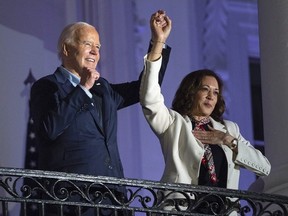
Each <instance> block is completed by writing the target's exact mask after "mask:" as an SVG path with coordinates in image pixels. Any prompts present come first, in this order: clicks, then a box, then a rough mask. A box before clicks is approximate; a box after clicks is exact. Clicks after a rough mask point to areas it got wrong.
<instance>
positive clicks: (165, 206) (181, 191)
mask: <svg viewBox="0 0 288 216" xmlns="http://www.w3.org/2000/svg"><path fill="white" fill-rule="evenodd" d="M1 191H2V192H1ZM0 192H1V193H0V201H1V202H2V212H1V211H0V215H1V213H2V214H3V215H7V212H8V209H9V204H11V203H14V204H15V203H18V204H21V208H22V211H23V210H25V211H26V210H27V209H29V205H33V206H34V210H37V211H39V212H41V214H40V213H39V215H43V216H44V215H45V213H46V211H48V212H49V211H50V207H51V206H53V208H54V210H55V209H57V211H62V214H63V212H65V211H67V212H69V211H73V212H74V213H75V215H81V214H80V212H82V211H86V210H87V209H88V210H93V211H95V212H98V213H99V215H102V214H103V212H102V211H106V213H107V211H108V210H109V212H108V214H110V215H118V213H119V211H121V212H122V213H123V212H125V213H127V215H135V214H137V212H140V213H146V214H147V215H149V214H150V215H151V214H152V213H153V214H154V213H156V214H165V215H199V214H202V215H230V214H231V215H233V214H234V215H235V214H236V212H237V213H238V215H255V216H258V215H259V216H260V215H263V216H264V215H271V216H272V215H273V216H286V215H288V207H287V206H288V197H285V196H279V195H272V194H258V193H254V192H248V191H237V190H227V189H221V188H210V187H201V186H193V185H186V184H171V183H161V182H156V181H148V180H137V179H117V178H112V177H95V176H87V175H78V174H68V173H60V172H48V171H40V170H25V169H12V168H0ZM35 206H36V207H35ZM4 213H5V214H4ZM24 215H25V214H24ZM26 215H28V214H27V213H26ZM59 215H61V214H59ZM236 215H237V214H236Z"/></svg>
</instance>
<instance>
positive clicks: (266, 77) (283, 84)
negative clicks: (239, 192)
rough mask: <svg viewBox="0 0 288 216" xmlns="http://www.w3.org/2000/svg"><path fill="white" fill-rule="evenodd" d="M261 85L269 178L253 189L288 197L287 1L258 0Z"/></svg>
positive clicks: (254, 185) (255, 184) (257, 183)
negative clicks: (270, 169)
mask: <svg viewBox="0 0 288 216" xmlns="http://www.w3.org/2000/svg"><path fill="white" fill-rule="evenodd" d="M258 9H259V37H260V59H261V77H262V78H261V79H262V80H261V82H262V98H263V115H264V116H263V118H264V137H265V151H266V156H267V157H268V159H269V160H270V162H271V164H272V171H271V174H270V175H269V176H268V177H265V178H263V179H260V180H258V181H256V182H255V183H254V184H253V185H252V186H251V188H252V189H256V188H257V189H258V191H259V190H260V191H261V192H264V193H274V194H281V195H288V184H287V182H288V172H287V170H288V125H287V123H288V113H287V111H288V88H287V83H288V82H287V81H288V48H287V45H288V13H287V11H288V1H287V0H277V1H271V0H258Z"/></svg>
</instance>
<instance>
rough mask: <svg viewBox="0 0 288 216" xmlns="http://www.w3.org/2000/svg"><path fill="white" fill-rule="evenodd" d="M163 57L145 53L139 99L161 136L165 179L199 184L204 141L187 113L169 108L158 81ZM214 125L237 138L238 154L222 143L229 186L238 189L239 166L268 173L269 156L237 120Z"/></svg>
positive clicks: (145, 113)
mask: <svg viewBox="0 0 288 216" xmlns="http://www.w3.org/2000/svg"><path fill="white" fill-rule="evenodd" d="M161 61H162V58H160V59H159V60H157V61H154V62H150V61H148V60H147V56H145V57H144V64H145V71H144V73H143V76H142V81H141V86H140V103H141V105H142V108H143V113H144V115H145V118H146V120H147V121H148V123H149V125H150V127H151V128H152V130H153V132H154V133H155V134H156V136H157V137H158V138H159V141H160V144H161V148H162V153H163V156H164V160H165V169H164V173H163V176H162V178H161V181H162V182H170V183H185V184H193V185H197V184H198V177H199V171H200V165H201V159H202V157H203V154H204V147H203V144H202V143H201V142H200V141H199V140H198V139H196V138H195V137H194V135H193V134H192V124H191V121H190V119H189V118H188V117H187V116H182V115H180V114H179V113H178V112H176V111H174V110H172V109H169V108H167V107H166V106H165V104H164V97H163V95H162V94H161V89H160V86H159V84H158V72H159V70H160V66H161ZM211 121H212V125H213V128H215V129H217V130H221V131H223V132H227V131H228V132H229V133H230V134H231V135H232V136H233V137H235V138H237V139H238V154H235V153H234V152H233V151H232V150H231V149H230V148H229V147H227V146H226V145H219V146H220V147H221V148H222V149H223V151H224V153H225V156H226V159H227V163H228V173H227V188H229V189H238V185H239V177H240V167H245V168H246V169H248V170H251V171H252V172H254V173H256V174H257V175H264V176H267V175H268V174H269V173H270V169H271V165H270V163H269V161H268V159H267V158H266V157H265V156H264V155H263V154H262V153H261V152H260V151H259V150H257V149H255V148H254V147H253V146H252V145H251V144H250V143H249V141H247V140H245V139H244V138H243V137H242V135H241V134H240V131H239V127H238V125H237V124H236V123H234V122H231V121H227V120H225V125H223V124H221V123H219V122H216V121H215V120H214V119H212V118H211Z"/></svg>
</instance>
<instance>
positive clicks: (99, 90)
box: [30, 47, 171, 178]
mask: <svg viewBox="0 0 288 216" xmlns="http://www.w3.org/2000/svg"><path fill="white" fill-rule="evenodd" d="M170 50H171V48H170V47H168V48H166V49H163V54H162V56H163V63H162V66H161V72H160V80H161V81H160V82H162V80H163V77H164V74H165V70H166V67H167V64H168V60H169V55H170ZM140 82H141V75H140V77H139V79H138V80H137V81H133V82H129V83H122V84H116V85H113V84H110V83H109V82H108V81H107V80H105V79H104V78H100V79H99V80H98V81H97V82H96V83H95V85H94V86H93V88H92V89H90V92H91V93H92V94H94V95H96V97H98V99H100V100H101V101H102V110H101V112H102V123H103V124H102V125H103V126H101V124H99V118H98V113H97V109H95V106H93V105H92V104H94V103H95V101H94V100H93V99H91V98H89V97H88V96H87V94H86V93H85V92H84V91H83V90H82V89H81V88H80V87H79V86H77V87H74V86H73V85H72V84H71V83H70V81H69V80H67V79H66V78H65V77H64V76H63V74H62V73H61V72H60V68H57V70H56V71H55V73H54V74H51V75H48V76H46V77H43V78H41V79H39V80H38V81H36V82H35V83H34V85H33V86H32V88H31V98H30V115H31V117H32V119H33V120H34V125H35V127H36V138H37V143H38V149H39V161H38V163H39V167H38V168H39V169H42V170H51V171H63V172H72V173H79V174H88V175H97V176H99V175H101V176H112V177H120V178H122V177H124V175H123V168H122V163H121V160H120V156H119V151H118V146H117V140H116V138H117V110H119V109H122V108H124V107H127V106H130V105H132V104H135V103H138V102H139V88H140Z"/></svg>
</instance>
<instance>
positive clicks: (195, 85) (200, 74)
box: [172, 69, 225, 122]
mask: <svg viewBox="0 0 288 216" xmlns="http://www.w3.org/2000/svg"><path fill="white" fill-rule="evenodd" d="M206 76H212V77H214V78H215V79H216V80H217V82H218V86H219V95H218V100H217V103H216V105H215V108H214V110H213V112H212V113H211V117H212V118H213V119H215V120H216V121H220V122H222V121H223V118H222V115H223V113H224V111H225V101H224V99H223V97H222V91H223V81H222V80H221V78H220V77H219V76H218V75H217V74H216V73H215V72H214V71H212V70H208V69H202V70H197V71H194V72H191V73H189V74H188V75H186V76H185V77H184V78H183V80H182V82H181V83H180V86H179V87H178V89H177V91H176V94H175V96H174V99H173V102H172V109H173V110H175V111H177V112H179V113H180V114H181V115H187V116H190V117H191V111H192V107H193V106H194V102H195V95H196V93H197V92H198V90H199V89H200V87H201V85H202V80H203V78H204V77H206Z"/></svg>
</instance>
